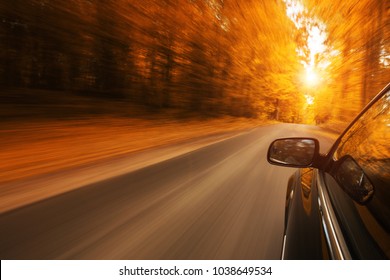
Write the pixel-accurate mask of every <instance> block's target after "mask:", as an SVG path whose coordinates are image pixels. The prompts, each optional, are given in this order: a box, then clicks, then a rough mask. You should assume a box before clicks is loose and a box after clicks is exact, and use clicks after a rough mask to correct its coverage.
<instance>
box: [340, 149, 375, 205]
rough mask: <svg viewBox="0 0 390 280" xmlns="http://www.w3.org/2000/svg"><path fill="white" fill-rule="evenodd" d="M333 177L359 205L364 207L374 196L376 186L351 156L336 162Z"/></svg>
mask: <svg viewBox="0 0 390 280" xmlns="http://www.w3.org/2000/svg"><path fill="white" fill-rule="evenodd" d="M332 173H333V176H334V177H335V179H336V181H337V182H338V183H339V185H340V187H341V188H342V189H343V190H344V191H345V192H346V193H347V194H348V195H349V196H350V197H351V198H352V199H353V200H355V201H356V202H357V203H359V204H362V205H364V204H365V203H367V202H368V201H369V200H370V199H371V197H372V196H373V194H374V186H373V185H372V183H371V182H370V179H369V178H368V177H367V176H366V174H365V173H364V171H363V169H362V168H361V167H360V166H359V164H358V163H357V162H356V161H355V160H354V159H353V158H352V157H351V156H349V155H346V156H344V157H342V158H341V159H340V160H339V161H338V162H336V168H335V169H334V170H333V172H332Z"/></svg>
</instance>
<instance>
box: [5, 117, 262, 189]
mask: <svg viewBox="0 0 390 280" xmlns="http://www.w3.org/2000/svg"><path fill="white" fill-rule="evenodd" d="M256 125H258V122H257V121H255V120H248V119H236V118H222V119H211V120H210V119H208V120H191V121H188V120H187V121H179V120H172V119H158V120H145V119H135V118H132V119H125V118H98V119H88V120H61V121H31V122H23V123H21V122H9V123H2V126H1V128H0V147H1V149H0V158H1V159H2V161H1V162H0V174H2V176H1V179H0V184H1V183H5V182H10V181H14V180H19V179H25V178H27V177H31V176H35V175H40V174H47V173H50V172H53V171H57V170H60V169H67V168H73V167H77V166H82V165H84V164H91V163H93V162H98V161H102V160H106V159H109V158H112V157H115V156H119V155H125V154H129V153H132V152H135V151H140V150H145V149H150V148H153V147H157V146H162V145H168V144H174V143H179V142H183V141H186V140H189V139H194V138H197V137H203V136H207V135H212V134H216V133H222V132H228V131H235V130H241V129H245V128H249V127H254V126H256ZM0 192H1V190H0Z"/></svg>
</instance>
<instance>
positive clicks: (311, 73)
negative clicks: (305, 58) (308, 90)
mask: <svg viewBox="0 0 390 280" xmlns="http://www.w3.org/2000/svg"><path fill="white" fill-rule="evenodd" d="M319 80H320V79H319V76H318V74H317V73H316V71H315V70H314V69H312V68H306V77H305V83H306V85H307V86H315V85H317V84H318V82H319Z"/></svg>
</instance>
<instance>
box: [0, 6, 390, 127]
mask: <svg viewBox="0 0 390 280" xmlns="http://www.w3.org/2000/svg"><path fill="white" fill-rule="evenodd" d="M304 4H305V5H306V6H307V7H308V8H309V10H308V11H307V12H306V13H305V14H302V15H301V16H304V17H316V18H318V19H319V20H321V21H322V22H324V23H325V25H326V26H327V28H326V31H327V32H328V34H329V38H328V41H327V42H326V43H327V45H328V46H329V48H328V50H327V51H328V53H327V52H324V53H323V57H327V59H331V66H329V69H328V70H329V71H328V72H327V73H326V75H324V76H323V84H322V85H321V86H319V87H318V88H317V89H316V92H318V95H317V96H316V97H315V101H314V102H315V103H314V105H313V106H312V108H305V98H304V95H305V94H306V89H304V87H303V86H302V83H301V81H300V73H301V72H302V71H303V66H302V61H301V60H302V57H301V56H300V55H299V53H298V52H297V49H299V48H300V47H302V45H304V44H305V31H304V30H303V29H302V28H301V29H299V28H297V27H296V26H295V25H294V24H293V22H292V21H291V19H290V18H288V16H287V15H286V3H285V1H281V0H275V1H254V0H245V1H240V0H235V1H224V0H143V1H137V0H116V1H113V0H107V1H98V0H95V1H82V0H69V1H60V0H50V1H49V0H30V1H26V0H12V1H2V2H1V3H0V42H1V48H0V60H1V66H0V88H1V89H2V90H1V91H0V98H1V100H2V103H7V104H24V103H26V102H27V103H29V104H33V105H34V106H39V105H41V104H42V103H45V102H49V101H47V100H48V98H47V97H44V95H45V94H44V93H43V92H44V91H46V95H47V94H49V95H50V96H51V97H52V98H51V99H50V98H49V99H50V102H52V103H53V102H56V101H55V100H62V101H58V102H66V101H64V99H63V97H64V96H83V97H88V98H90V99H91V100H92V99H99V100H102V99H103V100H120V101H121V102H122V104H141V105H145V106H147V107H149V108H152V109H154V110H165V109H175V110H180V111H182V112H190V113H192V114H199V115H211V116H219V115H232V116H245V117H258V118H261V119H277V120H280V121H288V122H292V121H295V122H299V121H305V120H306V119H307V118H305V113H306V112H305V110H312V114H313V117H312V119H313V120H314V119H320V120H329V119H331V118H338V117H339V116H340V115H342V114H345V112H343V111H342V110H341V108H342V107H341V106H340V105H338V104H343V102H344V101H348V102H349V103H351V107H350V110H349V111H348V112H347V113H348V114H347V115H348V116H349V115H353V114H355V112H356V111H358V110H359V109H360V108H361V107H362V106H363V104H365V103H366V102H367V101H368V100H369V99H370V97H371V96H372V95H373V93H375V92H376V91H377V90H378V89H379V88H380V87H381V86H383V85H384V84H385V83H386V82H388V80H389V62H388V60H389V58H388V55H389V52H390V50H389V34H390V31H389V25H390V24H389V3H388V1H385V0H378V1H373V0H370V1H369V0H365V1H357V0H354V1H317V0H311V1H309V0H308V1H304ZM303 49H304V48H303ZM335 53H337V55H334V54H335ZM330 54H333V56H332V55H330ZM320 60H321V57H318V61H320ZM385 60H386V61H387V64H386V63H385V62H384V61H385ZM355 69H357V71H356V70H355ZM9 89H23V91H20V92H19V93H18V94H15V91H11V93H10V91H9ZM26 90H30V91H31V90H39V91H35V92H36V93H34V94H29V95H28V96H27V95H26V94H25V92H26ZM311 94H312V93H311ZM60 96H61V98H62V99H61V98H58V99H57V98H56V97H60ZM340 100H342V101H340ZM50 102H49V103H50ZM49 105H50V104H49ZM124 108H126V106H125V107H123V108H119V107H118V110H125V109H124ZM321 108H322V109H321ZM330 108H331V110H330ZM321 110H322V111H321Z"/></svg>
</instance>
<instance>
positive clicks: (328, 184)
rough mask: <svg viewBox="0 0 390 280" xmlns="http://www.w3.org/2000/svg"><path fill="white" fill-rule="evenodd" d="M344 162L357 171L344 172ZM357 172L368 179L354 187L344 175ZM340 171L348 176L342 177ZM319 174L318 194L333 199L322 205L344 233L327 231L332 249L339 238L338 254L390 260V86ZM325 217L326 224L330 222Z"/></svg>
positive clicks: (356, 257) (331, 154)
mask: <svg viewBox="0 0 390 280" xmlns="http://www.w3.org/2000/svg"><path fill="white" fill-rule="evenodd" d="M345 159H347V160H348V161H349V162H351V163H353V165H352V167H351V165H348V164H347V165H346V168H344V169H343V168H340V162H345ZM355 166H356V167H355ZM356 168H361V169H359V170H362V174H363V175H361V176H358V177H357V181H356V180H355V181H356V182H355V183H353V184H348V183H344V182H345V181H343V178H344V177H343V176H344V175H345V174H346V175H347V176H349V175H350V174H352V173H353V172H355V171H354V169H356ZM341 172H344V173H342V175H340V173H341ZM319 173H320V175H319V176H318V182H317V183H318V184H319V185H320V190H319V193H320V194H321V188H322V190H323V192H324V194H325V195H326V196H327V197H328V201H327V202H325V203H328V205H323V206H324V207H325V206H327V207H329V208H330V211H331V212H332V213H333V215H334V217H333V218H334V219H335V220H334V221H333V222H334V224H336V227H339V229H338V230H339V231H340V232H339V233H338V234H337V232H332V228H331V227H330V228H327V227H326V226H325V231H326V234H328V235H330V236H329V238H328V246H329V248H330V250H331V251H332V250H337V246H336V247H335V246H334V244H332V243H331V240H330V239H331V238H335V239H336V241H337V240H339V241H340V242H339V246H344V248H338V249H340V250H341V251H343V250H344V251H345V254H346V255H347V256H348V254H349V256H350V257H351V258H354V259H382V258H390V89H389V87H387V88H386V89H385V90H384V92H383V93H382V94H381V96H380V98H379V99H378V100H376V101H375V102H374V103H373V104H372V105H371V106H370V107H369V109H368V110H367V111H366V112H364V113H363V114H361V115H360V116H359V117H358V118H357V120H356V121H355V122H354V123H353V124H352V125H351V126H350V128H349V129H348V130H347V131H346V133H344V134H343V135H342V137H341V138H339V140H338V141H337V142H336V144H335V145H334V147H333V148H332V150H331V152H330V155H329V162H328V165H327V166H325V168H324V170H322V171H321V170H320V171H319ZM348 173H350V174H348ZM359 180H360V181H359ZM319 201H320V204H321V200H319ZM321 210H324V209H321ZM328 210H329V209H328ZM322 218H323V220H324V222H326V217H324V216H323V217H322ZM330 218H331V217H330ZM328 222H329V221H328ZM325 225H326V223H325Z"/></svg>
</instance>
